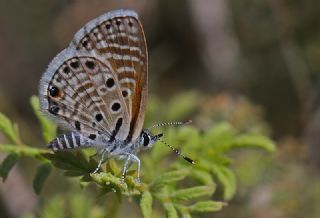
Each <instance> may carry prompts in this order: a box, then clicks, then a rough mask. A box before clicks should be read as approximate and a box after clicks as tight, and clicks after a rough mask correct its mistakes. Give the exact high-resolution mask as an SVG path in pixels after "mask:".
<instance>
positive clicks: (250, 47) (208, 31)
mask: <svg viewBox="0 0 320 218" xmlns="http://www.w3.org/2000/svg"><path fill="white" fill-rule="evenodd" d="M118 8H129V9H134V10H136V11H137V12H138V13H139V14H140V17H141V20H142V23H143V26H144V30H145V34H146V38H147V44H148V50H149V61H150V65H149V75H150V84H149V88H150V93H151V95H154V96H157V97H158V98H160V99H162V101H163V102H164V103H165V102H166V100H167V99H170V98H171V97H172V93H175V94H176V95H179V94H183V93H185V92H190V91H194V92H196V93H197V95H198V96H200V97H204V98H207V99H210V102H211V103H212V105H211V107H210V108H215V109H216V110H219V109H220V110H221V111H226V110H229V111H230V110H232V111H233V113H234V114H237V113H242V112H243V111H245V114H246V115H245V116H243V117H241V116H239V117H240V118H239V119H241V122H242V123H246V122H247V123H246V125H251V124H252V122H251V121H250V120H251V119H253V117H254V118H256V121H255V122H256V123H255V124H252V125H262V126H263V130H261V131H263V132H264V133H265V134H268V135H270V136H271V137H272V138H273V139H274V140H275V141H276V142H277V145H278V150H277V152H276V153H275V154H273V155H268V156H266V155H261V154H257V153H252V152H243V153H241V154H237V155H235V157H234V159H235V160H234V161H235V166H236V167H235V171H236V172H237V176H238V192H237V195H236V197H235V198H234V199H233V200H232V201H231V202H230V203H229V206H228V207H226V208H224V210H222V211H221V212H219V213H216V214H215V215H214V216H215V217H219V218H224V217H254V218H285V217H320V208H319V207H318V205H319V204H320V177H319V167H320V147H319V146H320V104H319V103H320V96H319V94H320V91H319V88H320V83H319V82H320V81H319V73H320V1H318V0H295V1H292V0H291V1H288V0H282V1H279V0H242V1H236V0H228V1H226V0H187V1H169V0H152V1H147V0H108V1H107V0H104V1H101V0H92V1H85V0H73V1H64V0H55V1H41V0H29V1H24V2H22V1H18V0H12V1H6V0H0V76H1V77H0V111H1V112H3V113H5V114H7V115H8V116H9V117H11V118H13V119H14V121H15V122H18V123H19V127H20V129H21V134H22V135H23V136H25V138H27V140H29V141H28V143H30V144H32V143H34V144H35V143H40V140H39V139H38V138H39V137H40V133H37V132H39V131H37V130H38V129H39V127H38V123H37V121H36V119H35V117H34V115H33V112H32V110H31V107H30V104H29V98H30V96H31V95H34V94H37V90H38V82H39V79H40V77H41V75H42V73H43V72H44V70H45V69H46V67H47V65H48V63H49V62H50V61H51V60H52V58H53V57H54V56H55V55H56V54H57V53H58V52H59V51H60V50H62V49H63V48H65V47H66V46H67V45H68V44H69V42H70V41H71V39H72V37H73V35H74V33H75V32H76V31H77V30H78V29H80V28H81V27H82V26H83V25H84V24H85V23H86V22H88V21H89V20H91V19H93V18H95V17H97V16H98V15H100V14H102V13H105V12H107V11H110V10H112V9H118ZM205 111H206V110H205V107H204V110H203V113H205ZM191 118H192V117H191ZM0 137H1V136H0ZM0 140H2V139H1V138H0ZM0 155H1V154H0ZM1 158H2V157H1V156H0V160H1ZM253 163H254V164H253ZM252 165H254V167H251V168H252V169H251V168H250V170H248V166H252ZM30 174H32V166H30V167H26V166H24V167H19V166H18V168H16V169H15V170H14V171H13V172H12V173H11V174H10V175H9V178H8V180H7V181H6V183H2V182H0V211H1V214H0V217H9V218H11V217H19V216H21V215H24V214H27V213H32V212H33V211H37V210H39V208H41V207H45V204H46V203H43V202H47V201H54V198H56V195H61V193H62V192H64V191H65V189H64V188H63V187H64V186H63V185H61V186H62V187H61V188H60V187H58V188H56V189H53V190H52V191H51V192H49V193H50V194H47V195H46V196H45V197H39V196H36V195H35V194H34V193H33V191H32V189H31V188H30V187H31V185H30V183H31V182H30V178H31V177H32V175H30ZM52 199H53V200H52ZM49 204H50V203H49ZM43 205H44V206H43ZM47 207H49V208H50V205H49V206H47ZM17 208H19V209H17ZM207 217H211V216H210V215H207Z"/></svg>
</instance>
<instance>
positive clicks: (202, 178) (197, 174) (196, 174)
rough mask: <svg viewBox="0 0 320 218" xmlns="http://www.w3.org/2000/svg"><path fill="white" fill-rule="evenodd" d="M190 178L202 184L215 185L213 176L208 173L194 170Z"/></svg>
mask: <svg viewBox="0 0 320 218" xmlns="http://www.w3.org/2000/svg"><path fill="white" fill-rule="evenodd" d="M190 176H191V177H192V178H194V179H195V180H197V181H198V182H200V183H201V184H205V185H209V184H214V182H213V179H212V176H211V174H210V173H208V172H206V171H203V170H197V169H193V170H192V171H191V175H190Z"/></svg>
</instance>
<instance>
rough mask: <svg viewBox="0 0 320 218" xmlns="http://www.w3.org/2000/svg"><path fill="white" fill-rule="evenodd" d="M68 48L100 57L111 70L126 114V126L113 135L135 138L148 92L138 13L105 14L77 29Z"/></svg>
mask: <svg viewBox="0 0 320 218" xmlns="http://www.w3.org/2000/svg"><path fill="white" fill-rule="evenodd" d="M69 47H70V48H73V49H75V50H77V51H86V52H89V53H90V54H91V55H92V56H99V57H101V58H102V59H103V62H104V63H105V64H106V65H107V66H108V67H109V68H110V70H111V71H113V72H114V74H115V77H116V78H117V81H118V82H119V85H120V89H121V98H123V99H124V101H125V105H126V108H127V111H128V113H129V126H127V125H122V126H121V127H120V130H119V132H121V133H123V134H118V135H117V136H116V138H118V139H121V140H127V141H130V140H135V139H136V138H137V137H138V136H139V134H140V132H141V130H142V126H143V122H144V116H145V110H146V103H147V92H148V84H147V81H148V78H147V77H148V66H147V65H148V59H147V58H148V55H147V46H146V40H145V36H144V32H143V29H142V26H141V23H140V21H139V18H138V15H137V14H136V13H135V12H134V11H130V10H116V11H112V12H109V13H106V14H104V15H102V16H100V17H98V18H96V19H94V20H92V21H90V22H89V23H88V24H86V25H85V26H84V27H83V28H82V29H81V30H79V31H78V32H77V33H76V35H75V37H74V40H73V41H72V42H71V43H70V45H69ZM126 129H127V130H128V133H127V134H124V133H126Z"/></svg>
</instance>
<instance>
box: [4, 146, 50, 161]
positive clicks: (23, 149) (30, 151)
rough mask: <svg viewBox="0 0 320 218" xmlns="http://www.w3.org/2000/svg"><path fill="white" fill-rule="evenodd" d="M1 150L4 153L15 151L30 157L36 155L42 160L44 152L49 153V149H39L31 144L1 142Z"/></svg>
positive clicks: (35, 156)
mask: <svg viewBox="0 0 320 218" xmlns="http://www.w3.org/2000/svg"><path fill="white" fill-rule="evenodd" d="M0 151H1V152H4V153H14V154H18V155H21V156H28V157H34V158H38V159H40V160H42V159H43V158H41V155H42V154H47V153H49V151H48V150H45V149H38V148H32V147H29V146H16V145H10V144H9V145H6V144H0Z"/></svg>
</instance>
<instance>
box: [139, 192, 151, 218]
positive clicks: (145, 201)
mask: <svg viewBox="0 0 320 218" xmlns="http://www.w3.org/2000/svg"><path fill="white" fill-rule="evenodd" d="M140 208H141V211H142V214H143V217H145V218H149V217H152V195H151V193H150V192H149V191H145V192H143V193H142V196H141V200H140Z"/></svg>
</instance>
